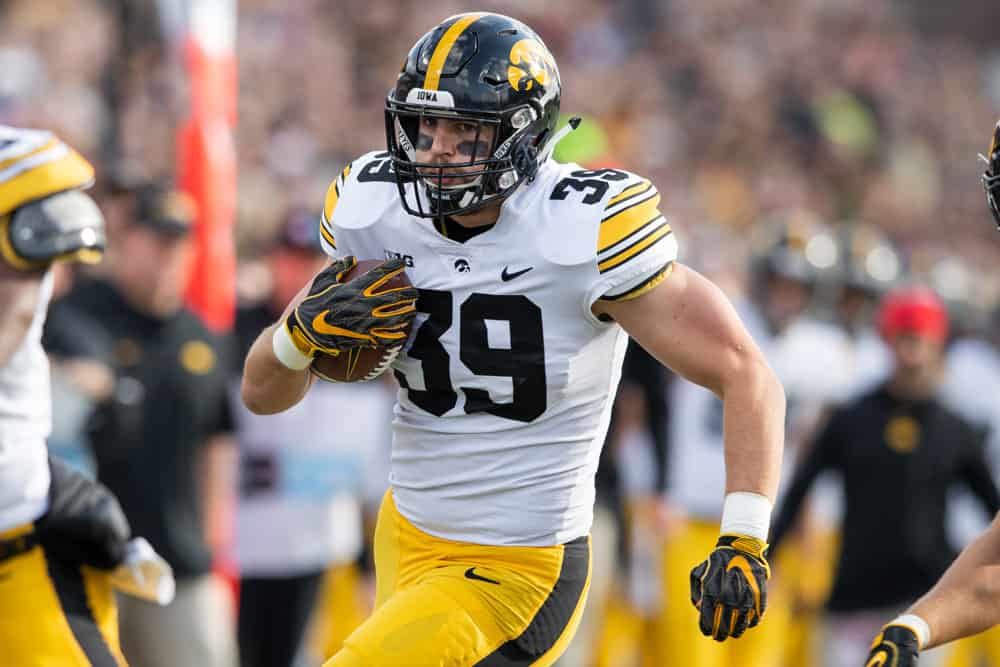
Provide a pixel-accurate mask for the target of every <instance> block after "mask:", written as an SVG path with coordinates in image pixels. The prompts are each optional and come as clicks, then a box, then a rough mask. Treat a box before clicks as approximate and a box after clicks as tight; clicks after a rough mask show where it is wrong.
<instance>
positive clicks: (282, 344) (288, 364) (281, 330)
mask: <svg viewBox="0 0 1000 667" xmlns="http://www.w3.org/2000/svg"><path fill="white" fill-rule="evenodd" d="M271 349H272V350H274V356H275V357H277V358H278V361H280V362H281V365H282V366H284V367H285V368H288V369H290V370H293V371H303V370H305V369H307V368H309V364H311V363H312V361H313V360H312V357H310V356H308V355H305V354H302V352H300V351H299V348H297V347H295V343H293V342H292V337H291V336H290V335H289V334H288V328H287V327H286V326H285V324H284V322H282V323H281V324H279V325H278V326H277V327H276V328H275V329H274V335H273V336H271Z"/></svg>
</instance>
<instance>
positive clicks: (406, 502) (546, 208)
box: [321, 153, 677, 546]
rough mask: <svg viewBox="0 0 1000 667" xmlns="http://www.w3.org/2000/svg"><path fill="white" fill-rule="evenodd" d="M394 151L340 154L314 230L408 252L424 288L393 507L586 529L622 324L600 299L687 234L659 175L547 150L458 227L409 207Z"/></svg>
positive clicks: (649, 277)
mask: <svg viewBox="0 0 1000 667" xmlns="http://www.w3.org/2000/svg"><path fill="white" fill-rule="evenodd" d="M390 165H391V163H390V161H389V160H388V154H386V153H369V154H368V155H365V156H364V157H362V158H360V159H359V160H357V161H355V162H354V163H353V164H352V165H350V166H349V167H348V168H347V169H345V170H344V172H343V173H342V174H341V175H340V176H339V177H338V178H337V180H336V181H335V182H334V183H333V185H331V187H330V190H329V193H328V196H327V202H326V206H325V209H324V216H323V222H322V225H321V233H322V237H323V242H324V248H325V249H326V251H327V252H328V253H329V254H330V255H332V256H341V255H354V256H356V257H358V258H359V259H372V258H379V259H381V258H391V257H399V258H402V259H404V260H405V262H406V265H407V268H406V272H407V275H408V276H409V278H410V280H411V281H412V282H413V284H414V285H415V286H416V287H417V288H418V289H419V290H420V299H419V302H418V311H419V313H418V316H417V320H416V323H415V327H414V333H413V334H412V335H411V336H410V339H409V341H408V342H407V345H406V347H405V348H404V351H403V353H401V354H400V356H399V357H398V358H397V359H396V361H395V362H394V364H393V367H394V370H395V372H396V377H397V379H398V380H399V383H400V386H401V388H400V391H399V395H398V401H397V405H396V409H395V420H394V423H393V448H392V467H391V473H390V484H391V486H392V489H393V496H394V498H395V501H396V505H397V507H398V508H399V511H400V512H401V513H402V514H403V515H404V516H405V517H406V518H407V519H408V520H410V521H411V522H413V523H414V525H416V526H417V527H418V528H420V529H421V530H424V531H426V532H428V533H430V534H432V535H436V536H438V537H443V538H446V539H453V540H458V541H464V542H474V543H479V544H493V545H524V546H549V545H554V544H560V543H564V542H567V541H569V540H572V539H574V538H577V537H580V536H582V535H585V534H586V533H587V532H588V531H589V530H590V523H591V519H592V513H593V502H594V473H595V471H596V469H597V461H598V456H599V454H600V449H601V445H602V444H603V442H604V436H605V433H606V431H607V426H608V421H609V418H610V413H611V405H612V402H613V399H614V394H615V390H616V387H617V385H618V379H619V376H620V372H621V361H622V357H623V356H624V352H625V345H626V342H627V336H626V335H625V333H624V332H623V331H622V329H621V328H620V327H619V326H617V325H616V324H613V323H606V322H602V321H600V320H599V319H598V318H596V317H595V316H594V315H593V314H592V312H591V305H592V304H593V303H594V302H595V301H597V300H598V299H600V298H609V299H627V298H632V297H634V296H637V295H639V294H642V293H645V292H646V291H648V290H649V289H652V288H653V287H654V286H655V285H657V284H659V282H660V281H661V280H663V279H664V278H666V276H667V275H669V272H670V267H671V266H672V262H673V261H674V259H675V257H676V253H677V247H676V242H675V240H674V236H673V234H671V231H670V227H669V225H668V224H667V223H666V221H665V220H664V219H663V216H662V215H661V214H660V212H659V210H658V204H659V195H658V194H657V192H656V188H655V187H653V185H652V184H651V183H650V182H649V181H647V180H645V179H642V178H640V177H638V176H635V175H633V174H629V173H627V172H622V171H617V170H611V169H600V170H583V169H581V168H580V167H579V166H578V165H562V164H558V163H555V162H552V161H548V162H546V163H544V164H543V165H542V166H541V167H540V169H539V171H538V174H537V177H536V178H535V179H534V180H533V181H532V182H530V183H525V184H523V185H522V186H520V187H519V188H518V189H517V191H516V192H515V193H514V194H513V195H511V196H510V197H509V198H508V199H507V200H506V201H505V202H504V204H503V207H502V209H501V213H500V217H499V219H498V220H497V222H496V224H495V225H494V226H493V227H492V228H491V229H489V230H488V231H486V232H484V233H481V234H479V235H477V236H475V237H473V238H471V239H469V240H468V241H466V242H465V243H459V242H457V241H454V240H452V239H448V238H446V237H445V236H443V235H442V234H441V233H439V232H438V231H437V230H436V229H435V227H434V225H433V221H432V220H429V219H422V218H417V217H414V216H411V215H409V214H407V213H406V212H405V210H404V209H403V207H402V205H401V202H400V198H399V192H398V190H397V186H396V184H395V181H394V177H393V174H392V172H391V168H390ZM407 187H411V188H412V187H414V185H413V184H409V185H408V186H407Z"/></svg>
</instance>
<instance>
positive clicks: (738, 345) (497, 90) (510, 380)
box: [242, 13, 784, 667]
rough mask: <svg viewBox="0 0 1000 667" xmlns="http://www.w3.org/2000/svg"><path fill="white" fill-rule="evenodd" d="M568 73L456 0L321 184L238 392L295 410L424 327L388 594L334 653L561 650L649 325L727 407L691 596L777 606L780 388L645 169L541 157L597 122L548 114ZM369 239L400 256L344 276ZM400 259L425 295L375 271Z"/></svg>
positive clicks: (416, 351)
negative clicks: (610, 447)
mask: <svg viewBox="0 0 1000 667" xmlns="http://www.w3.org/2000/svg"><path fill="white" fill-rule="evenodd" d="M560 93H561V87H560V80H559V72H558V69H557V67H556V63H555V61H554V59H553V57H552V55H551V54H550V53H549V50H548V49H547V48H546V47H545V45H544V43H543V42H542V40H541V39H540V38H539V37H538V35H536V34H535V32H534V31H532V30H531V29H530V28H529V27H527V26H526V25H524V24H523V23H521V22H519V21H516V20H514V19H511V18H508V17H506V16H501V15H498V14H491V13H468V14H461V15H458V16H453V17H451V18H449V19H447V20H445V21H444V22H443V23H441V24H440V25H438V26H437V27H435V28H433V29H432V30H431V31H430V32H428V33H427V34H426V35H424V36H423V37H421V38H420V39H419V40H418V41H417V43H416V44H415V45H414V46H413V48H412V50H411V51H410V53H409V55H408V56H407V57H406V59H405V61H404V63H403V66H402V69H401V71H400V73H399V76H398V79H397V81H396V83H395V86H394V87H393V88H392V89H391V90H390V92H389V94H388V97H387V99H386V103H385V120H386V138H387V142H388V150H387V151H382V152H373V153H369V154H367V155H365V156H363V157H361V158H359V159H357V160H355V161H354V162H353V163H351V164H350V165H348V166H347V168H345V169H344V170H343V172H342V173H341V174H340V175H339V176H338V177H337V179H336V180H335V181H334V183H333V184H332V185H331V187H330V190H329V192H328V195H327V199H326V205H325V209H324V215H323V219H322V223H321V230H320V231H321V234H322V238H323V243H324V248H325V249H326V251H327V252H328V253H329V254H330V256H331V257H332V258H333V259H332V261H331V263H330V264H329V266H328V267H327V268H325V269H324V270H323V271H321V272H320V273H319V274H318V275H317V277H316V278H315V280H314V281H313V283H312V285H311V286H307V288H305V289H304V290H303V292H302V293H300V296H299V298H298V299H297V300H296V301H294V302H293V303H292V304H290V306H289V308H288V309H287V310H286V313H285V316H284V319H283V320H281V321H279V322H278V323H277V324H275V325H273V326H272V327H269V328H268V329H266V330H265V331H264V332H263V333H262V335H261V336H260V337H259V338H258V339H257V341H256V342H255V343H254V345H253V347H252V349H251V351H250V353H249V355H248V358H247V361H246V365H245V370H244V377H243V383H242V395H243V399H244V401H245V403H246V404H247V405H248V407H249V408H250V409H251V410H254V411H256V412H263V413H268V412H278V411H281V410H284V409H286V408H287V407H289V406H291V405H293V404H294V403H295V402H296V401H298V400H299V399H300V398H301V397H302V395H303V394H304V392H305V391H306V390H307V389H308V386H309V382H310V374H309V373H308V371H307V369H308V367H309V365H310V363H311V360H312V356H313V355H314V354H315V353H316V352H317V351H318V352H322V353H327V354H329V353H335V352H336V351H337V350H340V349H346V348H350V347H356V346H360V345H371V344H373V343H376V342H377V343H380V344H384V345H388V346H393V345H399V344H401V343H402V339H403V338H404V336H403V334H402V331H403V330H404V329H405V328H406V327H407V326H409V324H410V323H411V321H412V323H413V326H414V329H415V331H414V333H413V335H411V336H410V337H409V339H408V340H407V341H406V345H405V348H404V349H403V352H402V353H401V354H400V355H399V356H398V358H397V359H396V361H395V362H394V364H393V368H394V370H395V373H396V378H397V379H398V381H399V385H400V390H399V395H398V402H397V406H396V419H395V423H394V425H393V426H394V439H393V452H392V469H391V474H390V483H391V490H390V491H389V492H388V493H387V494H386V497H385V500H384V502H383V505H382V509H381V512H380V516H379V521H378V526H377V529H376V537H375V541H376V544H375V552H376V555H375V563H376V576H377V592H376V609H375V611H374V613H373V615H372V616H371V617H370V618H369V619H368V620H367V621H366V622H365V623H364V624H363V625H362V626H361V627H360V628H358V629H357V630H356V631H355V632H354V633H353V634H352V635H351V636H350V637H349V638H348V639H347V640H346V642H345V645H344V648H343V649H342V650H341V651H340V652H338V653H337V654H336V655H335V656H334V657H333V658H331V659H330V660H329V661H328V663H327V666H328V667H340V666H344V665H351V666H354V665H390V664H406V665H439V664H449V665H471V664H517V665H527V664H538V665H550V664H552V663H553V662H554V661H555V659H556V658H558V657H559V655H560V654H561V653H562V652H563V650H564V649H565V647H566V645H567V643H568V642H569V639H570V638H571V637H572V635H573V633H574V632H575V629H576V627H577V624H578V622H579V618H580V614H581V612H582V609H583V606H584V603H585V601H586V597H587V590H588V584H589V571H590V545H589V537H588V532H589V529H590V523H591V516H592V511H593V503H594V474H595V470H596V467H597V461H598V456H599V454H600V447H601V443H602V442H603V441H604V435H605V431H606V429H607V426H608V419H609V415H610V409H611V405H612V401H613V399H614V394H615V388H616V385H617V383H618V378H619V374H620V368H621V362H622V355H623V354H624V351H625V344H626V342H627V339H628V336H630V335H631V336H632V337H633V338H635V339H636V340H637V341H638V342H639V343H641V344H642V345H643V346H644V347H645V348H646V349H647V350H648V351H650V352H651V353H652V354H654V356H656V357H657V358H658V359H659V360H660V361H661V362H663V363H664V364H667V365H669V366H671V367H672V368H673V369H674V370H676V371H677V372H679V373H681V374H682V375H684V376H685V377H688V378H691V379H692V380H695V381H697V382H698V383H700V384H702V385H705V386H707V387H709V388H710V389H712V390H713V391H715V393H716V394H718V395H719V396H720V397H722V398H723V399H724V401H725V416H724V421H725V431H726V467H727V484H726V492H727V494H728V495H727V496H726V498H725V511H724V514H723V519H722V534H721V535H720V536H719V538H718V541H717V544H716V546H715V548H714V549H712V550H711V552H710V553H709V554H708V555H707V558H705V560H704V561H703V562H702V563H701V564H698V565H697V566H696V567H695V568H694V570H693V571H692V573H691V598H692V602H693V603H694V605H695V607H696V608H697V609H698V612H697V614H698V616H699V619H700V620H699V623H700V627H701V631H702V632H703V633H704V634H705V635H709V636H711V637H713V638H714V639H716V640H718V641H723V640H725V639H727V638H729V637H739V636H741V635H742V634H743V633H744V632H746V631H747V629H748V628H752V627H753V626H756V625H757V624H758V623H759V622H760V621H761V616H762V614H763V613H764V611H765V608H766V604H767V578H768V576H769V567H768V564H767V561H766V558H765V554H764V552H765V548H766V539H767V529H768V524H769V521H770V513H771V505H772V502H773V499H774V495H775V491H776V488H777V485H778V478H779V470H780V466H781V450H782V430H783V419H784V394H783V391H782V388H781V385H780V383H779V382H778V381H777V379H776V377H775V375H774V373H773V372H772V371H771V369H770V367H769V366H768V364H767V362H766V361H765V360H764V358H763V356H762V355H761V353H760V351H759V349H758V348H757V346H756V345H755V344H754V342H753V340H752V339H751V337H750V336H749V335H748V334H747V332H746V330H745V328H744V327H743V325H742V324H741V322H740V320H739V318H738V316H737V315H736V313H735V311H734V309H733V308H732V306H731V305H730V304H729V302H728V301H727V300H726V299H725V298H724V296H723V295H722V293H721V291H720V290H719V289H718V288H716V287H715V286H714V285H713V284H712V283H710V282H709V281H707V280H706V279H705V278H703V277H702V276H700V275H699V274H697V273H696V272H694V271H692V270H691V269H689V268H687V267H685V266H683V265H682V264H680V263H679V262H676V261H675V260H676V257H677V243H676V240H675V237H674V236H673V234H672V232H671V228H670V225H669V224H668V223H667V222H666V220H665V219H664V218H663V216H662V215H661V213H660V211H659V202H660V196H659V194H658V193H657V190H656V188H655V186H653V184H652V183H651V182H649V181H648V180H646V179H644V178H642V177H639V176H636V175H634V174H631V173H629V172H626V171H620V170H617V169H593V170H585V169H581V168H580V167H579V166H577V165H572V164H567V165H562V164H557V163H555V162H554V161H552V160H549V159H548V157H549V154H550V152H551V151H552V150H553V148H554V146H555V144H556V143H557V141H558V140H559V139H560V138H561V136H564V135H565V133H568V132H569V131H572V128H573V126H574V125H575V124H577V123H578V121H576V120H574V122H573V123H571V124H569V125H568V126H566V128H564V129H563V130H561V131H560V133H556V132H555V126H556V119H557V116H558V111H559V99H560ZM355 257H358V258H372V257H386V258H388V259H387V261H386V262H385V263H383V264H382V265H381V266H379V267H378V268H376V269H373V270H371V271H369V272H368V273H366V274H364V275H362V276H360V277H358V278H355V279H354V280H351V281H349V282H343V281H342V280H341V277H342V276H343V274H344V273H345V272H346V271H347V270H349V269H350V268H351V267H353V266H354V264H355V261H356V260H355ZM403 270H405V271H406V273H407V275H408V276H409V278H410V279H411V281H412V283H413V284H414V285H415V286H416V289H413V288H401V289H397V290H387V289H384V288H383V287H382V285H384V284H385V282H386V277H387V276H392V275H395V274H396V273H397V272H399V271H403ZM414 301H415V302H416V303H415V304H414ZM328 427H329V428H334V429H335V428H337V425H336V424H330V425H329V426H328ZM693 564H694V563H693Z"/></svg>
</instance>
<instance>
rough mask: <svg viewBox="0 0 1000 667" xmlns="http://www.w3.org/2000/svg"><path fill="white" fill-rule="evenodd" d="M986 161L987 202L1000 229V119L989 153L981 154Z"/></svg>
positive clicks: (984, 180)
mask: <svg viewBox="0 0 1000 667" xmlns="http://www.w3.org/2000/svg"><path fill="white" fill-rule="evenodd" d="M980 157H982V158H983V160H985V161H986V171H985V172H983V187H984V188H985V189H986V203H987V204H988V205H989V207H990V212H992V213H993V219H994V220H996V223H997V229H1000V121H998V122H997V126H996V129H994V130H993V141H992V142H991V143H990V151H989V154H988V155H985V156H980Z"/></svg>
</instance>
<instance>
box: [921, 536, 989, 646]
mask: <svg viewBox="0 0 1000 667" xmlns="http://www.w3.org/2000/svg"><path fill="white" fill-rule="evenodd" d="M907 613H910V614H916V615H917V616H919V617H920V618H922V619H924V620H925V621H926V622H927V625H928V626H929V627H930V642H929V643H928V645H927V646H926V647H924V648H930V647H933V646H938V645H940V644H945V643H947V642H950V641H953V640H955V639H958V638H960V637H967V636H969V635H973V634H976V633H978V632H982V631H983V630H986V629H987V628H990V627H992V626H994V625H997V624H998V623H1000V519H995V520H994V521H993V523H992V524H991V525H990V527H989V528H988V529H987V530H986V532H985V533H983V534H982V535H981V536H980V537H979V538H977V539H976V540H975V541H974V542H972V544H970V545H969V546H968V547H966V549H965V550H964V551H963V552H962V553H961V555H959V557H958V558H957V559H955V562H954V563H952V565H951V567H949V568H948V571H947V572H945V573H944V576H942V577H941V580H940V581H939V582H938V583H937V584H936V585H935V586H934V588H932V589H931V590H930V591H929V592H928V593H927V594H926V595H925V596H924V597H922V598H921V599H920V600H918V601H917V603H916V604H914V605H913V607H911V608H910V610H909V611H908V612H907Z"/></svg>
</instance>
